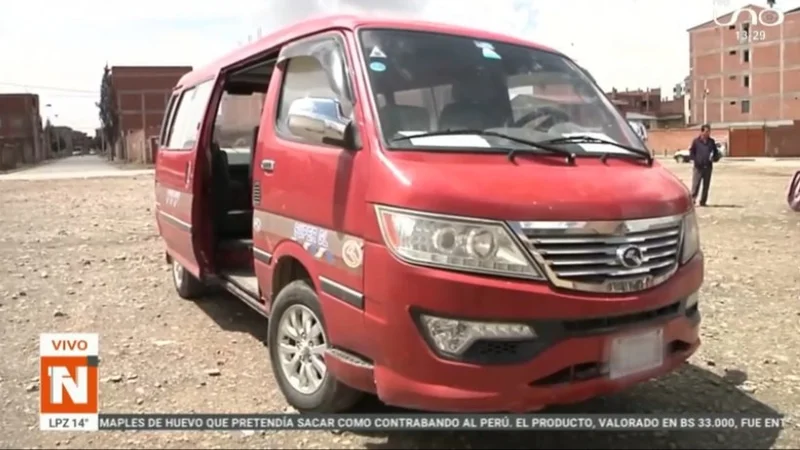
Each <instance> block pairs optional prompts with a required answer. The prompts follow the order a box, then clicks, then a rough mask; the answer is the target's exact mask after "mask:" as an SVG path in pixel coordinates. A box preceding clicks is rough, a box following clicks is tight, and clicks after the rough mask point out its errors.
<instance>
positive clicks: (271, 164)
mask: <svg viewBox="0 0 800 450" xmlns="http://www.w3.org/2000/svg"><path fill="white" fill-rule="evenodd" d="M261 169H262V170H264V172H273V171H274V170H275V161H273V160H271V159H262V160H261Z"/></svg>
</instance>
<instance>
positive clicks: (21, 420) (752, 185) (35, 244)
mask: <svg viewBox="0 0 800 450" xmlns="http://www.w3.org/2000/svg"><path fill="white" fill-rule="evenodd" d="M664 164H666V165H668V166H669V167H672V168H674V169H675V171H676V173H678V174H679V175H680V176H681V178H682V179H683V180H684V181H686V182H688V173H689V171H688V166H686V165H682V166H677V165H675V164H674V163H670V162H665V163H664ZM794 170H796V169H794V168H790V167H785V166H782V165H780V164H777V163H776V164H769V165H760V164H752V163H723V164H720V165H719V166H718V167H717V169H716V170H715V173H714V181H713V191H712V193H711V200H710V202H711V203H712V207H708V208H704V209H701V210H700V211H699V217H700V223H701V232H702V245H703V249H704V251H705V254H706V258H707V261H708V262H707V264H708V265H707V268H708V271H707V275H706V283H705V286H704V288H703V298H702V300H701V311H702V313H703V315H704V319H703V320H704V322H703V325H702V337H703V339H704V344H703V346H702V348H701V350H700V351H699V353H697V354H696V355H695V356H694V357H693V358H692V359H691V361H690V364H687V365H686V366H685V367H684V368H683V369H681V370H680V371H678V372H677V373H674V374H672V375H670V376H667V377H665V378H663V379H660V380H657V381H653V382H651V383H648V384H644V385H641V386H639V387H637V388H635V389H633V390H631V391H629V392H625V393H623V394H619V395H615V396H612V397H608V398H604V399H597V400H594V401H591V402H588V403H585V404H580V405H574V406H570V407H568V408H560V409H559V411H566V412H671V413H680V412H743V413H748V414H754V415H758V414H766V413H768V412H774V411H777V412H780V413H783V414H786V415H787V416H789V417H791V420H793V424H791V425H790V426H789V427H787V428H786V429H785V430H783V431H781V432H780V433H777V432H774V431H763V432H759V431H752V430H751V431H749V432H744V431H739V432H732V433H721V432H684V433H677V432H676V433H649V432H648V433H641V432H640V433H619V432H614V433H611V432H596V433H595V432H592V433H588V432H587V433H575V432H573V433H566V432H536V433H533V432H527V433H485V432H484V433H444V432H441V433H440V432H435V433H434V432H427V433H424V432H417V433H409V432H395V433H381V434H354V433H341V434H334V433H330V432H280V433H260V432H259V433H243V432H239V431H237V432H231V433H200V432H194V433H182V432H170V433H168V432H161V433H144V432H135V433H121V432H103V433H84V434H66V433H43V432H40V431H39V430H38V416H37V413H38V398H39V392H38V388H39V386H38V378H37V370H38V339H39V333H41V332H48V331H60V332H68V331H92V332H99V333H100V355H101V358H102V362H101V366H100V367H101V377H102V378H103V381H102V382H101V392H100V398H101V410H102V411H103V412H108V413H112V412H118V413H124V412H142V413H144V412H152V413H155V412H161V413H169V412H219V413H226V412H240V413H244V412H251V413H258V412H280V411H284V410H286V408H287V406H286V404H285V403H284V401H283V399H282V397H281V395H280V393H279V392H278V389H277V387H276V384H275V382H274V381H273V379H272V376H271V374H270V367H269V363H268V359H267V353H266V348H265V347H264V344H263V343H262V342H263V340H264V338H265V330H266V322H265V321H264V320H263V319H260V318H258V317H257V316H256V315H255V314H254V313H251V312H250V311H249V310H248V309H247V308H246V307H244V306H243V305H241V304H240V303H239V302H238V301H237V300H235V299H234V298H232V297H229V296H227V295H219V296H215V297H210V298H206V299H203V300H201V301H197V302H189V301H183V300H181V299H180V298H179V297H178V296H177V295H176V293H175V292H174V290H173V287H172V285H171V281H170V273H169V271H168V268H167V266H166V265H165V263H164V257H163V250H162V244H161V242H160V240H159V239H158V237H157V235H156V229H155V221H154V216H153V209H152V204H153V194H152V188H153V181H152V178H151V177H150V176H147V175H143V176H136V177H131V178H108V179H89V180H57V181H48V182H41V181H2V182H0V205H2V206H0V208H2V214H0V232H1V233H0V321H2V322H1V323H2V325H0V354H2V355H3V356H4V360H3V364H0V402H2V404H1V405H0V406H2V408H1V409H0V429H2V433H1V434H0V447H4V448H12V447H13V448H31V447H47V448H52V447H54V446H60V447H70V448H72V447H75V448H78V447H82V448H101V447H102V448H122V447H132V446H136V447H149V448H153V447H161V448H178V447H184V446H189V447H200V448H234V447H237V448H499V447H500V446H503V445H505V446H507V447H508V448H553V447H555V448H799V447H798V446H800V428H798V425H797V424H798V423H800V417H798V412H797V411H798V408H799V407H800V370H799V369H798V366H797V361H798V356H799V355H800V326H798V323H800V271H798V261H800V247H799V246H798V245H797V242H800V214H797V213H791V212H789V211H788V209H787V207H786V204H785V201H784V191H785V189H786V185H787V183H788V181H789V175H790V174H791V173H793V171H794ZM362 410H366V411H386V410H387V408H386V407H383V406H380V405H377V404H365V405H364V406H362Z"/></svg>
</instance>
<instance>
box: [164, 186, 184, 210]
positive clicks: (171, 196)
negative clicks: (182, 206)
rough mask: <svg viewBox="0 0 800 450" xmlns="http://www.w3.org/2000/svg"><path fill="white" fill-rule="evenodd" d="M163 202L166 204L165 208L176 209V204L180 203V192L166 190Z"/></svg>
mask: <svg viewBox="0 0 800 450" xmlns="http://www.w3.org/2000/svg"><path fill="white" fill-rule="evenodd" d="M164 202H165V203H166V204H167V206H170V207H172V208H177V207H178V204H179V203H180V202H181V192H180V191H176V190H175V189H167V193H166V195H165V198H164Z"/></svg>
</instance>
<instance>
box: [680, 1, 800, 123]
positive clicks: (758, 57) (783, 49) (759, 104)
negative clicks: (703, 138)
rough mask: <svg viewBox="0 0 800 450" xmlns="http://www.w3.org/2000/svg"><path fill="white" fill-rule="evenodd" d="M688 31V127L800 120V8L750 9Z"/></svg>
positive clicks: (749, 7) (751, 6)
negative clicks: (780, 11) (689, 118)
mask: <svg viewBox="0 0 800 450" xmlns="http://www.w3.org/2000/svg"><path fill="white" fill-rule="evenodd" d="M781 18H782V19H783V20H781ZM720 24H722V25H720ZM688 31H689V52H690V67H691V74H690V78H689V84H688V88H689V90H690V92H691V98H692V99H691V102H690V110H691V115H690V117H691V118H692V122H693V123H701V122H702V123H712V124H732V123H748V122H769V121H786V120H800V8H796V9H793V10H790V11H784V12H783V13H782V15H781V14H778V13H776V12H775V11H770V10H769V9H767V8H763V7H760V6H755V5H749V6H747V7H745V8H741V9H739V10H735V11H731V12H730V13H728V14H725V15H723V16H721V17H718V18H716V19H715V20H710V21H708V22H706V23H703V24H700V25H697V26H695V27H693V28H690V29H689V30H688Z"/></svg>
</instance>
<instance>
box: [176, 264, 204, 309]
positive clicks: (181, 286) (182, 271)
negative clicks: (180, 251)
mask: <svg viewBox="0 0 800 450" xmlns="http://www.w3.org/2000/svg"><path fill="white" fill-rule="evenodd" d="M172 282H173V283H174V284H175V290H176V291H178V295H180V296H181V298H185V299H187V300H190V299H194V298H197V297H199V296H200V295H201V294H202V293H203V290H204V289H203V283H201V282H200V280H198V279H197V278H195V277H194V275H192V274H191V273H190V272H189V271H188V270H186V268H185V267H183V266H182V265H181V263H179V262H178V261H176V260H175V258H172Z"/></svg>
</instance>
